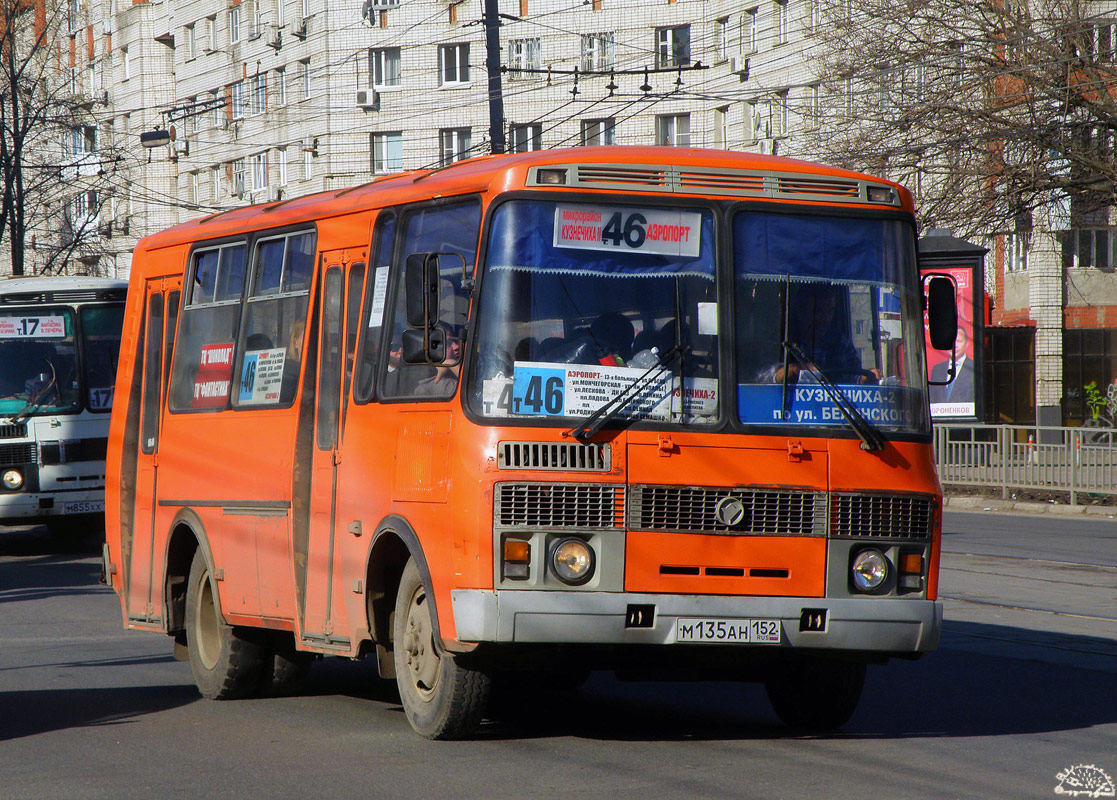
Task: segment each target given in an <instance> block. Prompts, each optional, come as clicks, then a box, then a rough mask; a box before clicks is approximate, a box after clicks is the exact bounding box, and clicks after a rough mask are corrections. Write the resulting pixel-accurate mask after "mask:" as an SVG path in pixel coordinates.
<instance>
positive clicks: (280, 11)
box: [275, 0, 287, 28]
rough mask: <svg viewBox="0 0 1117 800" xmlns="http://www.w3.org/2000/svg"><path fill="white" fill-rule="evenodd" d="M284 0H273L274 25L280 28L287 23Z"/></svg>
mask: <svg viewBox="0 0 1117 800" xmlns="http://www.w3.org/2000/svg"><path fill="white" fill-rule="evenodd" d="M286 5H287V3H286V0H275V27H277V28H282V27H283V26H284V25H286V24H287V11H286Z"/></svg>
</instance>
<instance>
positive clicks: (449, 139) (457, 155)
mask: <svg viewBox="0 0 1117 800" xmlns="http://www.w3.org/2000/svg"><path fill="white" fill-rule="evenodd" d="M438 133H439V141H440V144H441V150H442V164H443V165H446V164H453V163H454V162H455V161H461V160H462V159H463V158H469V156H470V152H469V151H470V148H471V147H472V146H473V144H472V135H471V132H470V129H469V128H443V129H442V130H441V131H439V132H438Z"/></svg>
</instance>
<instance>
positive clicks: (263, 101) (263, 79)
mask: <svg viewBox="0 0 1117 800" xmlns="http://www.w3.org/2000/svg"><path fill="white" fill-rule="evenodd" d="M251 110H252V113H253V114H266V113H267V110H268V73H266V72H261V73H260V74H259V75H257V76H256V77H254V78H253V79H252V103H251Z"/></svg>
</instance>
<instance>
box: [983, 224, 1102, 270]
mask: <svg viewBox="0 0 1117 800" xmlns="http://www.w3.org/2000/svg"><path fill="white" fill-rule="evenodd" d="M1059 242H1060V249H1061V250H1062V255H1063V268H1064V269H1071V268H1074V267H1077V268H1079V269H1090V268H1096V269H1107V270H1108V269H1117V230H1111V229H1109V228H1076V229H1074V230H1070V231H1061V232H1060V233H1059ZM1005 257H1006V264H1007V257H1008V236H1006V237H1005Z"/></svg>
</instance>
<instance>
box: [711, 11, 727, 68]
mask: <svg viewBox="0 0 1117 800" xmlns="http://www.w3.org/2000/svg"><path fill="white" fill-rule="evenodd" d="M714 36H715V39H714V41H715V42H716V43H717V45H716V46H717V53H718V61H725V60H726V59H727V58H729V17H721V18H720V19H717V20H714Z"/></svg>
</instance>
